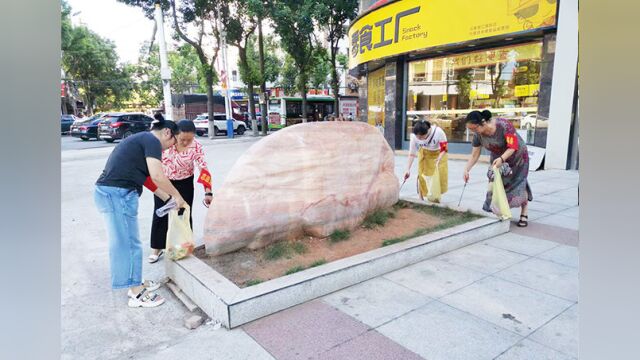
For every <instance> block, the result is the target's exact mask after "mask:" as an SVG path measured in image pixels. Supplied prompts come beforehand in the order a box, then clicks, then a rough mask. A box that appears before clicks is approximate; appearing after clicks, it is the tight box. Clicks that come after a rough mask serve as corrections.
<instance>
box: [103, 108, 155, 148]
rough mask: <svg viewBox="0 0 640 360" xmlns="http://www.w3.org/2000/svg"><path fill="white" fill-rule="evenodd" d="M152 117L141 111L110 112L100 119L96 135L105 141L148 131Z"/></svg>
mask: <svg viewBox="0 0 640 360" xmlns="http://www.w3.org/2000/svg"><path fill="white" fill-rule="evenodd" d="M152 121H153V118H151V117H149V116H147V115H145V114H141V113H111V114H109V115H107V116H105V117H104V118H102V121H100V124H99V128H98V136H100V138H101V139H102V140H104V141H106V142H113V141H114V140H119V139H125V138H127V137H129V136H131V135H133V134H135V133H139V132H142V131H149V129H150V128H151V122H152Z"/></svg>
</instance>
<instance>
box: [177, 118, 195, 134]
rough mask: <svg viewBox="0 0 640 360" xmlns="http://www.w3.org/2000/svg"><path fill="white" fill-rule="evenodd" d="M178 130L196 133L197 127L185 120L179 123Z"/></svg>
mask: <svg viewBox="0 0 640 360" xmlns="http://www.w3.org/2000/svg"><path fill="white" fill-rule="evenodd" d="M178 129H179V130H180V132H185V133H195V132H196V125H195V124H194V123H193V121H191V120H187V119H183V120H180V121H178Z"/></svg>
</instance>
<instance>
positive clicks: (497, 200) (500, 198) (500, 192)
mask: <svg viewBox="0 0 640 360" xmlns="http://www.w3.org/2000/svg"><path fill="white" fill-rule="evenodd" d="M491 211H493V213H494V214H496V215H497V216H498V217H499V218H500V219H502V220H508V219H511V216H512V215H511V208H509V201H508V200H507V193H506V192H505V191H504V184H503V183H502V175H501V174H500V169H498V168H497V167H494V168H493V188H492V190H491Z"/></svg>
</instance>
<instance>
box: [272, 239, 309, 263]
mask: <svg viewBox="0 0 640 360" xmlns="http://www.w3.org/2000/svg"><path fill="white" fill-rule="evenodd" d="M308 250H309V249H308V248H307V245H306V244H305V243H303V242H294V243H292V242H288V241H279V242H277V243H275V244H273V245H270V246H269V247H267V248H266V249H265V251H264V258H265V259H266V260H270V261H273V260H278V259H282V258H285V257H286V258H287V259H290V258H291V257H292V256H293V255H294V254H304V253H306V252H307V251H308Z"/></svg>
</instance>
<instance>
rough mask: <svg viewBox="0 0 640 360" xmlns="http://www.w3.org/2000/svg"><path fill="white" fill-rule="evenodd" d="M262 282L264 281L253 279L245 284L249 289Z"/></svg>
mask: <svg viewBox="0 0 640 360" xmlns="http://www.w3.org/2000/svg"><path fill="white" fill-rule="evenodd" d="M261 282H262V280H260V279H251V280H249V281H247V282H246V283H245V285H246V286H247V287H249V286H253V285H258V284H260V283H261Z"/></svg>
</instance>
